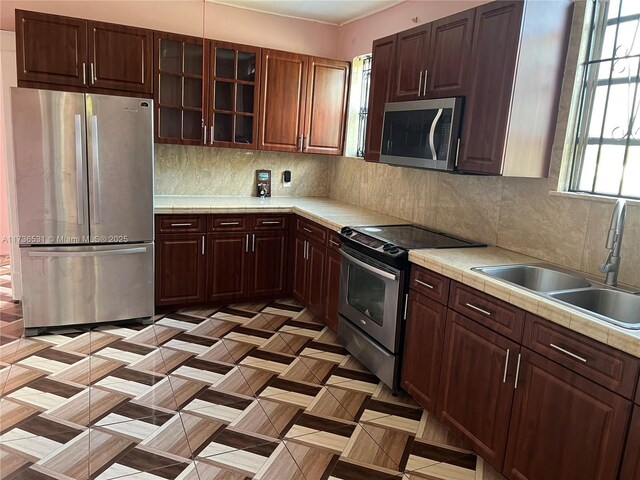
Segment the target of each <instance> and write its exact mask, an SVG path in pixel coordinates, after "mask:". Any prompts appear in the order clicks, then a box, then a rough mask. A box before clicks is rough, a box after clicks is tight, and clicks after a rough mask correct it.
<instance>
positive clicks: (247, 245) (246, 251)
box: [244, 233, 249, 253]
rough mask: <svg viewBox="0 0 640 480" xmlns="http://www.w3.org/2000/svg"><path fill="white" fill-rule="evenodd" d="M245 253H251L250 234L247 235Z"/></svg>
mask: <svg viewBox="0 0 640 480" xmlns="http://www.w3.org/2000/svg"><path fill="white" fill-rule="evenodd" d="M244 251H245V253H249V234H248V233H247V239H246V241H245V244H244Z"/></svg>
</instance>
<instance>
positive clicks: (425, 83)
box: [422, 68, 429, 97]
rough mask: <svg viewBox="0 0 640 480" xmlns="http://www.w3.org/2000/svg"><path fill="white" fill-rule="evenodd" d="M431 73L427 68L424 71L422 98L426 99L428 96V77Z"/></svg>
mask: <svg viewBox="0 0 640 480" xmlns="http://www.w3.org/2000/svg"><path fill="white" fill-rule="evenodd" d="M428 74H429V71H428V70H427V69H426V68H425V70H424V91H423V92H422V96H423V97H424V96H425V95H426V94H427V75H428Z"/></svg>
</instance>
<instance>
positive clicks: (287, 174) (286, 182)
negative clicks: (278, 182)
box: [282, 170, 291, 188]
mask: <svg viewBox="0 0 640 480" xmlns="http://www.w3.org/2000/svg"><path fill="white" fill-rule="evenodd" d="M282 186H283V187H284V188H291V171H290V170H285V171H284V172H282Z"/></svg>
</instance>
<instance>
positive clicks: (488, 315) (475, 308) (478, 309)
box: [466, 303, 491, 317]
mask: <svg viewBox="0 0 640 480" xmlns="http://www.w3.org/2000/svg"><path fill="white" fill-rule="evenodd" d="M466 305H467V307H469V308H473V309H474V310H475V311H476V312H480V313H482V314H483V315H486V316H487V317H490V316H491V312H487V311H486V310H484V309H482V308H480V307H476V306H475V305H473V304H471V303H467V304H466Z"/></svg>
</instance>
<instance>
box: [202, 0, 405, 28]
mask: <svg viewBox="0 0 640 480" xmlns="http://www.w3.org/2000/svg"><path fill="white" fill-rule="evenodd" d="M207 1H210V2H213V3H221V4H223V5H229V6H232V7H237V8H244V9H247V10H255V11H258V12H264V13H273V14H276V15H283V16H286V17H293V18H302V19H305V20H313V21H316V22H324V23H330V24H332V25H343V24H345V23H349V22H351V21H353V20H357V19H359V18H362V17H366V16H368V15H371V14H373V13H376V12H379V11H381V10H385V9H387V8H389V7H392V6H394V5H397V4H398V3H402V2H403V0H207Z"/></svg>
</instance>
